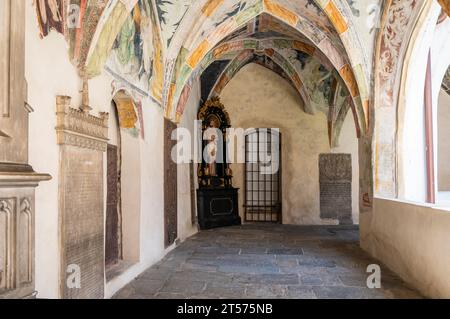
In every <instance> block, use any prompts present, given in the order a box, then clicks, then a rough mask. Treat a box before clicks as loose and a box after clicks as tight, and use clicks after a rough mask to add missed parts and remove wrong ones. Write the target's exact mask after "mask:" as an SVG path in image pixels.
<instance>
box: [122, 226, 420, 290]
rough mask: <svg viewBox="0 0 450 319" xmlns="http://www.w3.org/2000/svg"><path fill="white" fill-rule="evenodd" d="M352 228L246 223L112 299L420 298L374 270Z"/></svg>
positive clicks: (197, 244)
mask: <svg viewBox="0 0 450 319" xmlns="http://www.w3.org/2000/svg"><path fill="white" fill-rule="evenodd" d="M358 238H359V235H358V229H357V228H355V227H348V226H347V227H337V226H331V227H316V226H313V227H302V226H282V225H272V224H270V225H259V224H251V225H245V226H239V227H231V228H221V229H215V230H211V231H203V232H200V233H198V234H197V235H195V236H194V237H192V238H190V239H188V240H187V241H186V242H184V243H182V244H181V245H180V246H179V247H177V248H176V249H175V250H174V251H172V252H171V253H169V254H168V255H167V256H166V258H164V259H163V260H162V261H161V262H159V263H158V264H157V265H155V266H153V267H152V268H150V269H148V270H147V271H146V272H145V273H143V274H142V275H141V276H139V277H138V278H136V280H134V281H133V282H132V283H130V284H129V285H128V286H126V287H125V288H124V289H122V290H121V291H120V292H118V293H117V295H116V296H115V298H139V299H141V298H145V299H147V298H149V299H151V298H163V299H169V298H201V299H206V298H239V299H241V298H242V299H244V298H300V299H311V298H313V299H315V298H338V299H343V298H349V299H354V298H357V299H369V298H402V299H406V298H408V299H409V298H421V296H420V295H419V294H418V293H416V292H415V291H414V290H412V289H410V288H408V287H407V286H406V285H405V284H404V283H403V282H402V281H401V280H400V279H399V278H398V277H396V276H395V275H394V274H393V273H391V272H390V271H389V270H388V269H386V267H384V266H382V265H380V266H381V269H382V271H381V281H382V288H381V289H369V288H367V286H366V281H367V277H368V275H369V274H367V273H366V269H367V266H368V265H370V264H376V263H377V262H376V261H375V260H373V259H371V258H370V257H369V256H368V255H367V254H366V253H364V252H363V251H362V250H361V249H360V248H359V246H358Z"/></svg>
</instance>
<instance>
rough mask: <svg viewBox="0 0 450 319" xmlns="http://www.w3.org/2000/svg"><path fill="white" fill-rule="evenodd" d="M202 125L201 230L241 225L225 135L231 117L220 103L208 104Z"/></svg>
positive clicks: (201, 113) (201, 116)
mask: <svg viewBox="0 0 450 319" xmlns="http://www.w3.org/2000/svg"><path fill="white" fill-rule="evenodd" d="M198 120H200V121H201V122H202V138H201V139H202V150H203V152H202V153H203V155H204V156H203V159H202V162H201V163H200V164H199V166H198V174H197V175H198V182H199V183H198V184H199V189H198V190H197V207H198V221H199V225H200V228H201V229H209V228H213V227H223V226H230V225H240V224H241V218H240V216H239V205H238V203H239V201H238V189H237V188H234V187H233V185H232V178H233V176H232V175H233V172H232V170H231V168H230V163H228V160H227V158H228V157H227V147H226V134H227V129H229V128H230V127H231V123H230V117H229V115H228V113H227V112H226V111H225V107H224V105H223V104H222V103H221V102H220V99H219V98H217V97H214V98H212V99H210V100H208V101H206V102H205V103H204V104H203V105H202V107H201V108H200V110H199V112H198Z"/></svg>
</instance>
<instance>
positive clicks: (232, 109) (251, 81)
mask: <svg viewBox="0 0 450 319" xmlns="http://www.w3.org/2000/svg"><path fill="white" fill-rule="evenodd" d="M221 100H222V103H223V104H224V105H225V108H226V110H227V111H228V113H229V114H230V118H231V124H232V126H233V127H234V128H244V129H247V128H280V131H281V134H282V206H283V207H282V210H283V223H285V224H298V225H321V224H336V223H337V221H335V220H323V219H321V218H320V192H319V154H320V153H329V152H330V151H331V150H330V146H329V142H328V133H327V132H328V129H327V117H326V116H325V114H323V113H317V114H316V115H314V116H312V115H309V114H306V113H305V112H304V111H303V109H302V107H303V106H302V101H301V100H300V98H299V96H298V93H297V92H296V91H295V90H294V89H293V88H292V87H291V86H290V85H289V84H288V82H286V81H285V80H284V79H282V78H281V77H280V76H278V75H277V74H275V73H273V72H272V71H269V70H267V69H266V68H264V67H262V66H260V65H257V64H249V65H247V66H245V67H244V68H243V69H242V70H241V71H239V73H238V74H237V75H236V76H235V77H234V78H233V79H232V80H231V81H230V83H229V84H228V85H227V86H226V88H225V89H224V90H223V92H222V94H221ZM351 126H352V125H351V124H349V120H347V121H346V124H345V125H344V129H343V136H342V138H341V145H342V147H341V148H340V149H339V150H342V151H346V152H351V153H352V157H353V159H354V161H353V162H355V160H356V163H357V158H358V155H357V154H358V143H357V139H356V133H355V129H354V126H353V133H352V129H351ZM335 151H338V150H335ZM232 169H233V172H234V179H233V185H234V186H235V187H238V188H240V192H239V202H240V214H241V216H242V217H244V208H243V203H244V193H243V190H244V165H242V164H235V165H232ZM353 173H354V175H355V176H354V177H355V181H356V182H357V181H358V178H359V173H358V166H357V165H356V166H355V167H354V170H353ZM358 185H359V184H358V183H356V185H354V188H353V198H354V199H355V202H354V203H353V207H354V215H356V214H357V213H358V204H357V198H358ZM357 220H358V219H355V221H357Z"/></svg>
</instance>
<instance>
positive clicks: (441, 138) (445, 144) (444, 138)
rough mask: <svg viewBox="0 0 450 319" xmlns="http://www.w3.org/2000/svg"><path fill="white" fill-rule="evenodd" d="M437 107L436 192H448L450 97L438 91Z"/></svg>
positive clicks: (449, 171)
mask: <svg viewBox="0 0 450 319" xmlns="http://www.w3.org/2000/svg"><path fill="white" fill-rule="evenodd" d="M438 103H439V105H438V110H437V113H438V126H437V130H438V139H437V141H438V145H437V156H438V165H437V166H436V167H437V173H438V179H437V182H438V190H439V191H441V192H449V191H450V140H449V137H450V95H448V94H447V93H446V92H445V91H444V90H440V94H439V102H438Z"/></svg>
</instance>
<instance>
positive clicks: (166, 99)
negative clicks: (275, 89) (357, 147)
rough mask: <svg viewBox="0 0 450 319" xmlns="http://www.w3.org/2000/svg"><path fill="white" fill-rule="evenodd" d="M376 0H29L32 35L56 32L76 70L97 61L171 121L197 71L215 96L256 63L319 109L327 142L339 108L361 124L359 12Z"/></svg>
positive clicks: (367, 71) (365, 69)
mask: <svg viewBox="0 0 450 319" xmlns="http://www.w3.org/2000/svg"><path fill="white" fill-rule="evenodd" d="M380 1H381V0H368V2H369V6H367V4H366V5H363V4H360V5H358V4H357V2H356V1H352V0H295V1H292V0H196V1H194V0H177V1H175V0H98V1H87V0H51V1H50V0H35V2H36V9H37V13H38V19H39V22H40V26H41V34H42V36H46V35H47V34H48V32H50V30H52V29H55V30H56V31H59V32H60V33H63V34H64V35H65V37H66V39H67V41H68V43H69V47H70V49H69V55H70V58H71V60H72V61H73V63H74V64H75V65H76V66H77V67H78V69H79V70H80V75H83V76H87V77H91V78H92V77H95V76H97V75H98V74H100V73H102V72H103V71H105V70H106V71H107V72H109V73H110V74H112V75H113V76H114V77H116V78H119V79H121V81H125V82H127V83H129V84H130V86H132V88H133V89H135V90H136V91H137V92H138V93H139V94H142V95H147V96H149V97H151V98H152V99H153V100H154V101H155V102H156V103H158V104H159V105H161V107H163V108H164V110H165V114H166V117H168V118H170V119H172V120H174V121H177V120H179V119H180V117H181V116H182V114H183V111H184V107H185V104H186V101H187V97H188V96H189V94H190V88H191V84H192V82H193V81H194V80H195V79H196V78H198V76H200V75H201V74H203V73H204V72H207V74H209V77H210V79H211V81H215V82H214V84H210V87H211V90H210V92H208V96H214V95H219V94H220V92H221V89H222V88H223V87H224V85H226V83H228V81H229V80H230V79H231V78H232V77H233V76H234V75H235V74H236V73H237V72H238V71H239V70H240V69H241V68H242V67H243V66H244V65H245V64H248V63H252V62H256V63H259V64H261V65H264V66H265V67H267V68H269V69H271V70H273V71H274V72H276V73H278V74H280V75H281V76H283V77H284V78H286V80H287V81H289V83H291V85H293V86H294V87H295V88H296V89H297V91H298V92H299V94H300V96H301V98H302V100H303V101H304V108H305V112H308V113H311V114H314V113H315V112H318V111H319V112H324V113H326V114H327V115H328V118H329V126H330V130H329V132H330V142H331V143H332V144H333V143H335V141H336V140H337V139H336V137H337V136H338V132H339V129H340V126H341V124H342V122H343V118H345V116H346V114H347V111H348V110H349V109H351V110H352V112H353V115H354V118H355V125H356V130H357V133H358V134H364V133H365V131H366V129H367V127H368V122H369V116H368V105H369V83H370V81H371V70H372V67H371V64H372V62H371V56H372V50H373V49H372V47H373V39H374V33H375V32H374V25H375V23H374V25H370V24H367V21H368V20H370V19H374V20H375V19H376V17H377V15H376V13H377V12H376V8H378V7H379V5H380ZM370 5H372V6H373V7H372V10H367V7H369V8H370ZM55 12H56V13H57V14H55ZM374 16H375V18H374ZM218 63H220V64H221V66H222V67H221V68H219V69H218V70H219V71H218V72H217V73H216V74H213V75H211V73H214V72H212V71H211V69H210V68H214V66H216V65H217V64H218Z"/></svg>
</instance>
